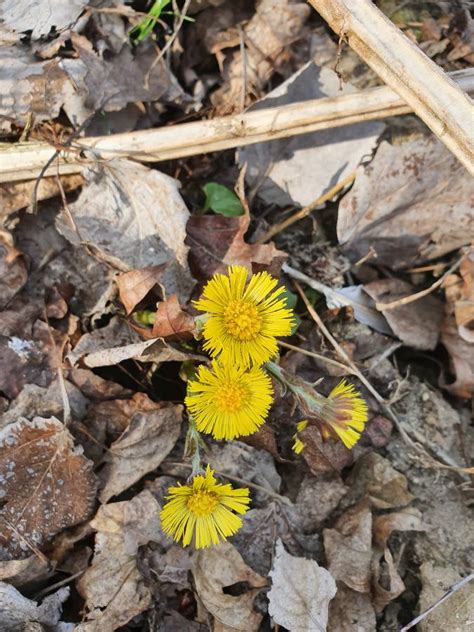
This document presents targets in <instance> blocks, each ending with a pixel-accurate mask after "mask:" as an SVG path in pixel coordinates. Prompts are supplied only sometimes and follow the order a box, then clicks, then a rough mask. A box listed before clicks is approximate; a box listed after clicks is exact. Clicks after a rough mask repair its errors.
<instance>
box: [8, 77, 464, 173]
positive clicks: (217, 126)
mask: <svg viewBox="0 0 474 632" xmlns="http://www.w3.org/2000/svg"><path fill="white" fill-rule="evenodd" d="M451 76H452V78H453V80H454V81H456V82H457V84H458V85H459V87H460V89H461V90H465V91H466V92H469V91H474V70H462V71H456V72H454V73H452V74H451ZM408 112H411V108H410V106H408V105H407V104H406V103H404V101H403V99H401V98H400V97H399V96H398V95H397V94H395V93H394V92H393V90H392V89H391V88H389V87H386V86H382V87H378V88H372V89H370V90H364V91H361V92H354V93H351V94H346V95H343V96H337V97H325V98H321V99H313V100H310V101H304V102H302V103H292V104H290V105H284V106H280V107H275V108H268V109H263V110H258V111H254V112H245V113H243V114H238V115H234V116H225V117H217V118H214V119H211V120H206V121H195V122H192V123H181V124H179V125H173V126H170V127H162V128H159V129H150V130H143V131H136V132H129V133H125V134H114V135H110V136H97V137H94V138H81V139H77V140H76V141H74V143H73V144H72V147H69V148H65V149H64V150H63V151H61V152H59V155H58V160H54V162H53V163H52V164H51V166H50V168H49V169H48V170H47V171H46V172H45V173H44V174H43V175H56V174H57V173H58V171H59V173H63V174H64V173H80V172H81V171H82V169H83V167H84V165H85V164H88V163H89V164H90V163H91V162H93V161H94V160H109V159H111V158H117V157H122V158H123V157H126V158H131V159H133V160H138V161H141V162H159V161H162V160H169V159H172V158H184V157H186V156H192V155H197V154H201V153H206V152H210V151H218V150H222V149H229V148H231V147H239V146H241V145H248V144H252V143H258V142H264V141H268V140H274V139H276V138H286V137H289V136H295V135H298V134H305V133H307V132H314V131H317V130H323V129H329V128H332V127H339V126H342V125H349V124H351V123H359V122H361V121H370V120H376V119H383V118H386V117H388V116H394V115H399V114H406V113H408ZM55 153H56V148H55V147H52V146H51V145H49V144H46V143H16V144H4V145H0V182H15V181H19V180H28V179H32V178H36V177H37V176H38V174H39V173H40V171H41V169H42V168H43V166H44V165H45V164H46V163H47V162H48V160H50V159H51V158H53V157H54V155H55Z"/></svg>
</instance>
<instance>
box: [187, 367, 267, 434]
mask: <svg viewBox="0 0 474 632" xmlns="http://www.w3.org/2000/svg"><path fill="white" fill-rule="evenodd" d="M272 400H273V388H272V383H271V380H270V378H269V377H268V375H267V374H266V373H265V371H263V370H262V369H260V368H258V367H252V368H251V369H248V370H247V369H245V368H243V367H237V366H235V365H233V364H222V363H221V362H220V361H214V362H213V363H212V369H208V368H207V367H205V366H201V367H200V368H199V371H198V374H197V379H196V380H191V381H190V382H189V383H188V396H187V397H186V399H185V403H186V406H187V407H188V410H189V412H190V414H191V415H192V417H193V419H194V422H195V424H196V428H197V429H198V430H199V432H204V433H206V434H212V436H213V437H214V439H235V438H236V437H241V436H247V435H251V434H253V433H254V432H257V430H258V429H259V427H260V426H261V425H262V424H263V423H265V418H266V417H267V414H268V410H269V408H270V406H271V404H272Z"/></svg>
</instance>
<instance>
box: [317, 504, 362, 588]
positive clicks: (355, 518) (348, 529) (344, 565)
mask: <svg viewBox="0 0 474 632" xmlns="http://www.w3.org/2000/svg"><path fill="white" fill-rule="evenodd" d="M323 535H324V550H325V552H326V557H327V560H328V564H329V572H330V573H331V575H332V576H333V577H334V579H336V580H337V581H341V582H344V584H346V586H348V587H349V588H352V590H355V591H357V592H362V593H368V592H370V564H371V559H372V513H371V511H370V508H369V506H368V504H367V503H365V502H362V503H360V504H359V505H355V506H353V507H351V508H349V509H348V510H347V511H346V512H345V513H344V514H343V515H342V516H341V517H340V518H339V520H338V521H337V522H336V525H335V528H334V529H324V531H323Z"/></svg>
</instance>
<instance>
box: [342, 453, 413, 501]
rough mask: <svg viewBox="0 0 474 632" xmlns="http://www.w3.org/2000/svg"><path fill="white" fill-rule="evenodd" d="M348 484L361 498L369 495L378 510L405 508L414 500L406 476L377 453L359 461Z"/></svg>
mask: <svg viewBox="0 0 474 632" xmlns="http://www.w3.org/2000/svg"><path fill="white" fill-rule="evenodd" d="M348 482H349V483H350V484H351V486H352V489H351V493H353V494H354V495H355V496H357V497H359V498H360V497H363V496H365V495H366V494H367V495H368V496H369V497H370V500H371V503H372V504H373V506H374V507H377V508H378V509H391V508H393V507H404V506H405V505H408V504H409V503H410V502H411V501H412V500H413V498H414V496H413V495H412V494H410V492H409V491H408V483H407V479H406V478H405V476H404V475H403V474H401V473H400V472H397V470H395V469H394V468H393V467H392V464H391V463H390V461H389V460H388V459H385V458H384V457H383V456H380V454H377V453H376V452H369V454H365V455H364V456H363V457H362V458H361V459H359V461H358V462H357V464H356V466H355V468H354V469H353V471H352V472H351V474H350V476H349V479H348Z"/></svg>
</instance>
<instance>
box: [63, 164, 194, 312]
mask: <svg viewBox="0 0 474 632" xmlns="http://www.w3.org/2000/svg"><path fill="white" fill-rule="evenodd" d="M84 175H85V179H86V184H85V185H84V187H83V188H82V191H81V193H80V195H79V198H78V199H77V201H76V202H74V203H73V204H71V205H70V210H71V214H72V216H73V217H74V222H75V227H73V226H71V224H70V222H69V219H68V217H67V216H66V215H65V214H64V213H62V214H61V215H60V216H59V218H58V220H57V227H58V230H59V232H61V233H62V234H63V235H64V236H65V237H66V238H67V239H68V240H69V241H70V242H71V243H72V244H74V245H79V243H80V241H81V240H82V241H86V242H87V243H89V244H90V245H92V246H93V247H94V248H96V249H97V250H98V252H99V253H100V255H101V257H102V258H103V259H105V260H106V261H109V262H110V263H111V264H112V265H114V266H115V267H116V268H117V269H120V270H122V271H123V272H128V271H130V270H132V269H138V268H147V267H149V266H159V265H163V264H165V263H166V264H167V265H166V268H165V269H164V270H163V272H162V274H161V276H160V284H161V285H162V286H163V287H164V288H165V291H166V293H167V294H169V295H171V294H177V295H178V297H179V300H180V301H182V302H183V303H184V302H185V301H186V300H187V299H188V298H189V294H190V292H191V289H192V287H193V280H192V279H191V275H190V272H189V269H188V261H187V257H188V248H187V247H186V246H185V244H184V239H185V237H186V222H187V221H188V217H189V212H188V209H187V208H186V205H185V204H184V202H183V199H182V198H181V195H180V194H179V185H178V183H177V182H176V180H174V179H173V178H170V177H169V176H167V175H165V174H164V173H161V172H160V171H157V170H156V169H149V168H148V167H145V166H143V165H141V164H139V163H137V162H134V161H132V160H125V159H121V158H116V159H113V160H110V161H108V162H105V163H101V164H100V165H96V166H94V167H92V168H88V169H86V170H85V172H84ZM79 235H80V238H79Z"/></svg>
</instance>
